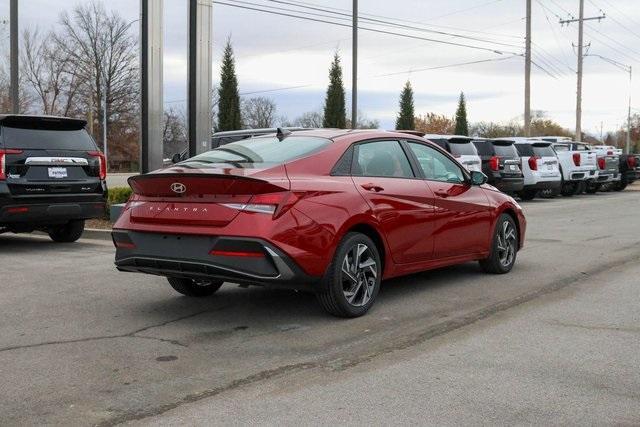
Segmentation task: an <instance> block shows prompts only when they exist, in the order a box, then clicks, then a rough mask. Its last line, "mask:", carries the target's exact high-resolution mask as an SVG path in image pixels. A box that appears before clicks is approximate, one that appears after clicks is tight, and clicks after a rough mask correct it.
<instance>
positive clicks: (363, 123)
mask: <svg viewBox="0 0 640 427" xmlns="http://www.w3.org/2000/svg"><path fill="white" fill-rule="evenodd" d="M346 123H347V124H346V128H347V129H351V117H347V121H346ZM379 127H380V122H379V121H378V120H376V119H369V118H368V117H366V116H365V115H364V113H363V112H362V111H360V110H358V123H357V124H356V129H378V128H379Z"/></svg>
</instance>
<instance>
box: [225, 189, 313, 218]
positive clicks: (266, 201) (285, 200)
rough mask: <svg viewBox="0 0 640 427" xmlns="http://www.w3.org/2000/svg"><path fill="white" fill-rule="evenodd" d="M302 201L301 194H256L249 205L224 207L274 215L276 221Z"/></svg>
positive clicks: (226, 204) (290, 192)
mask: <svg viewBox="0 0 640 427" xmlns="http://www.w3.org/2000/svg"><path fill="white" fill-rule="evenodd" d="M300 199H301V194H300V193H294V192H292V191H283V192H280V193H265V194H256V195H255V196H253V197H252V198H251V200H249V202H248V203H223V204H222V206H226V207H228V208H231V209H237V210H240V211H245V212H256V213H263V214H270V215H273V219H276V218H279V217H280V216H282V215H283V214H284V213H285V212H286V211H288V210H289V209H291V208H292V207H293V205H295V204H296V203H297V202H298V200H300Z"/></svg>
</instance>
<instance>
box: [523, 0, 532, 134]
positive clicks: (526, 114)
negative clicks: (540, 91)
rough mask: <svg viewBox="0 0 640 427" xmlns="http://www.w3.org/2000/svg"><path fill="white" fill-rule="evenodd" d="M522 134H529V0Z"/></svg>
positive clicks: (528, 0) (529, 7) (529, 4)
mask: <svg viewBox="0 0 640 427" xmlns="http://www.w3.org/2000/svg"><path fill="white" fill-rule="evenodd" d="M524 136H531V0H527V39H526V47H525V61H524Z"/></svg>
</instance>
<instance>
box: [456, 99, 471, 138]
mask: <svg viewBox="0 0 640 427" xmlns="http://www.w3.org/2000/svg"><path fill="white" fill-rule="evenodd" d="M455 134H456V135H464V136H469V122H467V102H466V101H465V99H464V92H460V101H459V102H458V110H457V111H456V130H455Z"/></svg>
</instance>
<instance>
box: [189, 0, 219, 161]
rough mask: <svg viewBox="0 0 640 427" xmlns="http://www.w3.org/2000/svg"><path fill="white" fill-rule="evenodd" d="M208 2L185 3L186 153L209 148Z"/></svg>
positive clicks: (210, 29) (210, 21) (210, 18)
mask: <svg viewBox="0 0 640 427" xmlns="http://www.w3.org/2000/svg"><path fill="white" fill-rule="evenodd" d="M212 35H213V16H212V0H189V61H188V62H189V82H188V87H187V94H188V96H187V97H188V101H187V117H188V126H189V154H190V155H191V156H193V155H196V154H198V153H202V152H204V151H207V150H208V149H209V147H210V145H211V70H212V68H211V45H212Z"/></svg>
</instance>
